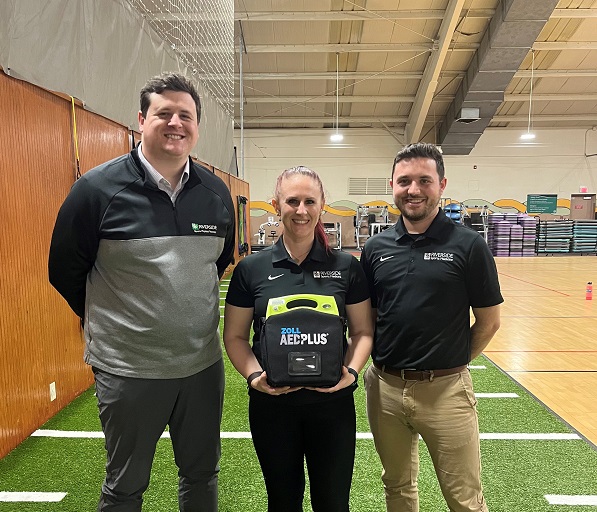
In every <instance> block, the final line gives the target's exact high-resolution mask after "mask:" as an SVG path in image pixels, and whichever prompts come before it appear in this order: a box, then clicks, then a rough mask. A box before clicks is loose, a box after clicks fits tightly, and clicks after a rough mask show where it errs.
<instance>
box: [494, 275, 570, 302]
mask: <svg viewBox="0 0 597 512" xmlns="http://www.w3.org/2000/svg"><path fill="white" fill-rule="evenodd" d="M498 274H499V275H500V276H504V277H507V278H509V279H514V280H515V281H520V282H521V283H525V284H528V285H531V286H536V287H537V288H541V289H542V290H547V291H550V292H554V293H559V294H560V295H563V296H564V297H570V295H569V294H568V293H564V292H561V291H560V290H554V289H553V288H548V287H547V286H541V285H540V284H537V283H533V282H532V281H526V280H525V279H520V278H519V277H514V276H511V275H508V274H504V273H503V272H498Z"/></svg>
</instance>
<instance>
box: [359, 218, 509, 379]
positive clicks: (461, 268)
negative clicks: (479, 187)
mask: <svg viewBox="0 0 597 512" xmlns="http://www.w3.org/2000/svg"><path fill="white" fill-rule="evenodd" d="M361 265H362V266H363V269H364V271H365V275H366V276H367V280H368V282H369V286H370V293H371V305H372V307H373V308H377V323H376V328H375V337H374V346H373V354H372V357H373V360H374V361H375V362H376V363H379V364H382V365H387V366H390V367H393V368H414V369H419V370H437V369H444V368H454V367H457V366H461V365H464V364H467V363H469V362H470V354H471V346H470V307H474V308H483V307H490V306H495V305H497V304H500V303H501V302H503V298H502V295H501V293H500V286H499V282H498V275H497V269H496V266H495V261H494V259H493V256H492V254H491V252H490V250H489V248H488V247H487V244H486V243H485V240H484V239H483V238H482V237H481V236H480V235H479V234H478V233H477V232H475V231H473V230H472V229H469V228H467V227H465V226H463V225H459V224H455V223H454V222H452V221H451V220H450V219H448V218H447V217H446V215H444V214H443V212H441V210H440V211H439V213H438V215H437V216H436V217H435V219H434V220H433V222H432V223H431V225H430V226H429V228H428V229H427V232H426V233H425V234H424V235H410V234H408V232H407V231H406V229H405V227H404V222H403V220H402V217H400V219H399V220H398V222H397V223H396V226H395V228H391V229H387V230H385V231H383V232H382V233H380V234H378V235H375V236H373V237H371V238H370V239H369V240H367V242H366V244H365V247H364V249H363V254H362V256H361Z"/></svg>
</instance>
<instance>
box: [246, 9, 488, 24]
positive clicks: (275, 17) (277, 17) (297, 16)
mask: <svg viewBox="0 0 597 512" xmlns="http://www.w3.org/2000/svg"><path fill="white" fill-rule="evenodd" d="M494 12H495V9H470V10H468V11H467V13H466V17H467V18H482V19H490V18H491V17H492V16H493V13H494ZM445 15H446V11H444V10H441V9H404V10H394V11H372V10H367V11H359V10H355V11H286V12H275V11H250V12H246V11H245V12H235V13H234V19H235V20H240V21H362V20H383V19H386V20H443V19H444V17H445Z"/></svg>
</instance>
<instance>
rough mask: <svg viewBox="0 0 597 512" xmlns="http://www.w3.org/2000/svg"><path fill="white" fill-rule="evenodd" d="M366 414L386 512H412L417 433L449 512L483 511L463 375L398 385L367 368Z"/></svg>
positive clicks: (473, 416) (470, 400)
mask: <svg viewBox="0 0 597 512" xmlns="http://www.w3.org/2000/svg"><path fill="white" fill-rule="evenodd" d="M364 379H365V390H366V393H367V415H368V417H369V424H370V425H371V432H372V433H373V439H374V441H375V448H376V450H377V453H378V454H379V457H380V459H381V464H382V466H383V472H382V480H383V484H384V488H385V494H386V508H387V511H388V512H418V510H419V496H418V489H417V478H418V473H419V434H420V435H421V437H422V438H423V440H424V441H425V443H426V445H427V448H428V449H429V453H430V454H431V458H432V460H433V465H434V467H435V473H436V475H437V478H438V480H439V484H440V487H441V490H442V493H443V495H444V499H445V500H446V503H447V504H448V507H449V509H450V511H451V512H469V511H475V512H487V511H488V509H487V505H486V503H485V499H484V497H483V488H482V486H481V461H480V452H479V424H478V420H477V409H476V399H475V395H474V392H473V384H472V381H471V377H470V373H469V371H468V370H465V371H462V372H460V373H457V374H454V375H446V376H444V377H435V378H434V379H433V380H432V381H429V380H425V381H412V380H407V381H405V380H402V378H401V377H398V376H394V375H390V374H388V373H386V372H382V371H381V370H380V369H378V368H376V367H375V366H373V365H371V366H370V367H369V368H368V370H367V371H366V372H365V376H364Z"/></svg>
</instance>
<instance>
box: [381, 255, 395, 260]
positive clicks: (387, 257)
mask: <svg viewBox="0 0 597 512" xmlns="http://www.w3.org/2000/svg"><path fill="white" fill-rule="evenodd" d="M393 257H394V256H386V257H385V258H384V257H383V256H381V257H380V258H379V261H386V260H389V259H390V258H393Z"/></svg>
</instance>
